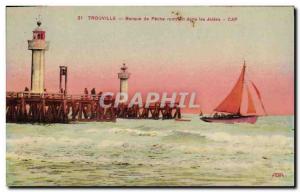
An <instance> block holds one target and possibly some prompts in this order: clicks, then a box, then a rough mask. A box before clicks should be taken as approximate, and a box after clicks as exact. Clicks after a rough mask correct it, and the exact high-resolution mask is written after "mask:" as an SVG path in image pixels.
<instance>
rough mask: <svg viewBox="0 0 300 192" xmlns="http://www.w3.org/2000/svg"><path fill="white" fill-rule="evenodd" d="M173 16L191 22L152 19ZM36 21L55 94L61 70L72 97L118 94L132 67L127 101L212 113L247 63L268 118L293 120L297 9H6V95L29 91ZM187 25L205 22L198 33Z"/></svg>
mask: <svg viewBox="0 0 300 192" xmlns="http://www.w3.org/2000/svg"><path fill="white" fill-rule="evenodd" d="M175 13H178V15H179V16H182V18H184V19H185V20H183V21H166V20H165V21H154V20H152V17H161V18H174V17H177V16H176V15H175ZM38 15H40V16H41V21H42V28H43V29H44V30H45V31H46V39H47V41H49V42H50V47H49V50H48V51H46V55H45V57H46V66H45V68H46V76H45V82H46V83H45V84H46V88H47V91H48V92H57V91H58V85H59V66H60V65H65V66H68V92H69V93H70V94H82V93H83V90H84V88H85V87H87V88H88V89H89V90H90V89H92V88H96V90H97V92H99V91H100V90H101V91H112V92H117V91H119V80H118V78H117V73H118V72H119V71H120V67H121V65H122V63H124V62H125V63H126V65H127V66H128V70H129V72H130V73H131V76H130V79H129V92H130V94H134V93H135V92H141V93H142V94H146V93H147V92H149V91H155V92H158V93H161V92H168V93H171V92H174V91H176V92H190V93H191V92H196V93H197V103H199V104H200V106H201V110H202V111H203V112H205V113H210V112H212V111H213V109H214V108H215V107H216V106H217V105H218V104H219V103H220V102H221V101H222V100H223V99H224V98H225V97H226V95H227V94H228V93H229V92H230V90H231V88H232V87H233V86H234V84H235V82H236V81H237V79H238V76H239V74H240V71H241V68H242V65H243V63H244V60H245V61H246V66H247V67H246V82H248V81H249V80H251V81H253V82H254V83H255V84H256V86H257V87H258V89H259V90H260V93H261V96H262V99H263V102H264V105H265V108H266V110H267V112H268V114H273V115H282V114H284V115H290V114H293V113H294V9H293V7H8V8H7V9H6V62H7V63H6V79H7V82H6V85H7V88H6V89H7V91H22V90H24V87H25V86H27V87H30V73H31V51H30V50H28V44H27V40H30V39H32V31H33V29H34V28H36V18H37V17H38ZM78 16H82V19H81V20H78ZM88 16H107V17H111V18H112V17H113V16H115V18H116V20H114V21H112V20H101V21H100V20H89V19H88ZM125 17H131V18H132V17H135V18H138V17H141V18H142V21H132V20H131V21H128V20H125ZM144 17H148V18H149V20H148V21H144V20H143V18H144ZM188 17H193V18H202V19H204V20H205V21H196V22H195V23H194V24H193V23H192V22H189V21H187V18H188ZM119 18H123V19H122V20H119ZM208 18H212V19H215V20H218V19H220V21H208V20H207V19H208ZM229 20H231V21H229ZM254 100H256V101H257V97H256V98H255V96H254ZM257 110H258V111H260V112H261V108H260V106H259V105H258V106H257ZM198 111H199V110H198Z"/></svg>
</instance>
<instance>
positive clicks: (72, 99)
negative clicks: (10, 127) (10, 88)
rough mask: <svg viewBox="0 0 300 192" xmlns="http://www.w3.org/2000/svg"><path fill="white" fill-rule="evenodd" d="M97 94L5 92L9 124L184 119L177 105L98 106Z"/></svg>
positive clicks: (106, 100) (107, 103) (107, 102)
mask: <svg viewBox="0 0 300 192" xmlns="http://www.w3.org/2000/svg"><path fill="white" fill-rule="evenodd" d="M99 99H100V96H98V95H65V94H60V93H42V94H37V93H30V92H7V93H6V121H7V122H15V123H16V122H17V123H27V122H28V123H68V122H72V121H111V122H114V121H116V118H126V119H156V120H157V119H175V118H181V111H180V108H179V107H178V103H176V104H175V105H174V106H171V105H170V104H169V103H166V105H165V106H164V107H161V106H160V103H153V104H151V105H150V106H149V107H147V108H146V107H145V104H144V105H143V107H140V106H138V105H133V106H131V107H129V106H128V105H127V104H119V105H118V106H116V107H115V106H114V104H115V102H114V98H106V99H105V100H104V103H105V104H106V105H109V104H111V106H110V107H102V106H101V105H100V104H99Z"/></svg>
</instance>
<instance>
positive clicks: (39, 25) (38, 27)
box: [34, 20, 44, 31]
mask: <svg viewBox="0 0 300 192" xmlns="http://www.w3.org/2000/svg"><path fill="white" fill-rule="evenodd" d="M36 24H37V27H36V28H35V29H34V31H44V30H43V29H42V27H41V25H42V22H41V21H40V20H38V21H37V22H36Z"/></svg>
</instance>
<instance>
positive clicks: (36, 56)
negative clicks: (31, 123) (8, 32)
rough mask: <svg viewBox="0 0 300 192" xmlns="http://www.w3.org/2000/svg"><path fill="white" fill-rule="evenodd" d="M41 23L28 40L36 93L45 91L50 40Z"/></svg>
mask: <svg viewBox="0 0 300 192" xmlns="http://www.w3.org/2000/svg"><path fill="white" fill-rule="evenodd" d="M41 25H42V22H41V21H38V22H37V28H36V29H34V30H33V39H32V40H28V50H32V61H31V92H34V93H43V92H44V88H45V51H46V50H48V45H49V42H47V41H46V39H45V38H46V32H45V31H44V30H43V29H42V28H41Z"/></svg>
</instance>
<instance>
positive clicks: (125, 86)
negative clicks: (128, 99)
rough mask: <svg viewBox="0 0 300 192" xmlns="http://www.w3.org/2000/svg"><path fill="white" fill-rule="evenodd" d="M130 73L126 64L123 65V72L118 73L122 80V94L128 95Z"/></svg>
mask: <svg viewBox="0 0 300 192" xmlns="http://www.w3.org/2000/svg"><path fill="white" fill-rule="evenodd" d="M129 76H130V73H128V71H127V67H126V64H125V63H123V66H122V67H121V72H120V73H118V78H119V79H120V93H127V94H128V79H129Z"/></svg>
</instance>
